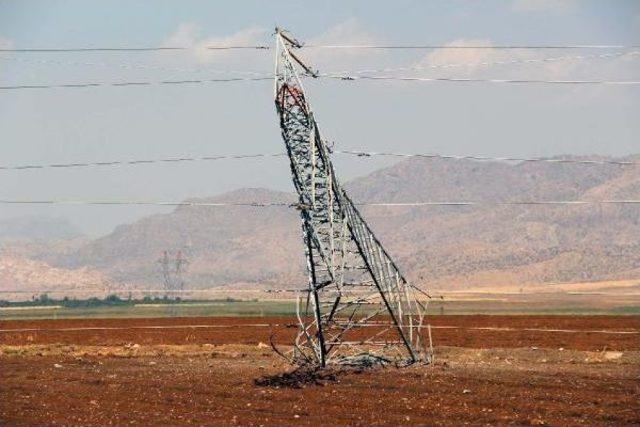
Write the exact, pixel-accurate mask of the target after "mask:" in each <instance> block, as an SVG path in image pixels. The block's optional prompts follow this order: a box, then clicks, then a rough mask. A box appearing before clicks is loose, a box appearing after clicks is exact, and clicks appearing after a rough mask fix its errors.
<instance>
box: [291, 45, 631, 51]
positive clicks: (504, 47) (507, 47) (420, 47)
mask: <svg viewBox="0 0 640 427" xmlns="http://www.w3.org/2000/svg"><path fill="white" fill-rule="evenodd" d="M639 47H640V45H612V44H602V45H496V46H492V45H435V44H426V45H420V44H414V45H410V44H402V45H364V44H353V45H320V44H305V45H302V46H301V48H302V49H309V48H310V49H410V50H411V49H417V50H423V49H489V50H491V49H499V50H520V49H536V50H538V49H636V48H639Z"/></svg>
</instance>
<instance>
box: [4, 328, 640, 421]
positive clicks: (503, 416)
mask: <svg viewBox="0 0 640 427" xmlns="http://www.w3.org/2000/svg"><path fill="white" fill-rule="evenodd" d="M434 319H438V318H434ZM195 320H196V321H194V319H136V320H128V319H127V320H97V319H94V320H92V321H91V322H88V321H87V322H85V324H84V325H82V324H81V323H80V322H81V321H79V320H77V321H71V320H67V321H5V322H0V329H2V330H3V331H5V332H2V333H0V349H1V355H0V366H1V369H0V420H1V421H2V424H3V425H54V424H57V425H144V426H148V425H220V424H223V425H233V424H238V425H327V424H339V425H398V424H436V425H463V424H469V425H486V424H503V425H504V424H517V425H544V424H548V425H632V424H638V423H640V404H639V403H638V402H639V401H640V381H639V380H640V335H638V332H639V329H640V327H639V326H640V318H638V317H631V316H628V317H612V316H602V317H598V316H590V317H561V316H545V317H542V316H540V317H536V316H530V317H529V316H513V317H509V316H495V317H493V316H443V318H442V319H440V320H439V322H440V323H439V324H438V325H437V326H441V328H440V329H434V338H436V342H437V343H438V344H439V345H438V347H437V348H436V355H437V358H436V361H435V363H434V364H432V365H429V366H424V365H414V366H412V367H409V368H404V369H396V368H381V369H376V370H370V371H346V372H345V371H329V372H325V373H322V374H317V375H303V376H298V377H296V376H294V377H291V376H290V377H284V379H283V377H281V376H279V374H281V373H283V372H285V371H287V370H289V371H290V370H291V367H290V366H289V365H288V364H287V363H286V362H285V361H284V360H282V359H279V358H278V357H277V356H275V355H274V354H273V352H272V351H271V349H269V348H268V346H266V345H265V344H264V342H266V341H267V340H268V336H269V334H270V333H271V330H272V329H275V330H278V331H280V332H282V334H281V335H279V336H280V339H281V340H282V342H286V341H287V339H288V335H287V331H290V329H289V328H286V327H285V326H273V327H253V328H247V329H244V328H217V327H212V328H210V329H207V328H205V327H204V326H207V324H208V325H209V326H215V325H227V326H232V325H234V324H235V325H239V324H242V323H244V324H245V325H248V324H269V323H272V324H273V325H276V324H277V325H286V324H287V322H290V321H291V320H292V319H284V318H281V319H270V318H262V319H260V318H259V319H242V318H236V320H235V321H234V320H233V319H232V318H222V319H195ZM249 322H251V323H249ZM171 325H173V326H182V327H180V328H174V329H152V328H154V327H157V326H171ZM190 325H191V326H190ZM193 325H200V326H203V327H201V328H193V327H192V326H193ZM87 326H90V327H92V328H96V329H84V328H86V327H87ZM124 326H136V327H143V328H140V329H134V330H130V329H99V328H107V327H108V328H117V327H124ZM445 326H448V327H449V328H446V327H445ZM20 328H22V329H31V331H21V332H17V331H14V332H6V330H8V329H14V330H15V329H20ZM144 328H148V329H144ZM278 328H280V329H278ZM456 328H457V329H456ZM469 328H480V329H469ZM33 329H39V330H38V331H34V330H33ZM44 330H46V331H44ZM150 331H155V332H150ZM452 331H457V332H452ZM46 332H49V333H46ZM499 337H501V338H499ZM234 342H235V343H234ZM89 344H90V345H89ZM445 344H446V345H445Z"/></svg>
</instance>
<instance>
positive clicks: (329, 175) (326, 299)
mask: <svg viewBox="0 0 640 427" xmlns="http://www.w3.org/2000/svg"><path fill="white" fill-rule="evenodd" d="M298 47H301V44H300V43H299V42H298V41H296V40H295V39H294V38H293V37H291V36H290V35H288V34H287V33H285V32H284V31H283V30H280V29H276V69H275V71H276V78H275V103H276V109H277V111H278V114H279V116H280V128H281V131H282V137H283V139H284V143H285V145H286V149H287V153H288V155H289V160H290V166H291V174H292V177H293V184H294V186H295V188H296V191H297V193H298V196H299V202H298V207H299V209H300V216H301V218H302V234H303V241H304V245H305V253H306V258H307V271H308V276H309V287H308V291H307V292H306V301H302V302H301V301H300V299H298V318H299V321H300V330H299V332H298V335H297V337H296V340H295V344H294V350H293V360H294V362H295V363H298V364H312V365H315V366H321V367H324V366H326V365H327V364H332V363H333V364H363V363H364V364H368V363H377V362H380V363H385V362H396V363H398V362H400V363H414V362H417V361H429V360H430V356H429V352H428V351H427V350H426V348H425V343H424V342H423V339H422V324H423V319H424V317H423V313H424V310H425V308H426V307H425V306H424V305H423V304H422V303H421V302H420V301H419V300H417V299H416V298H415V292H414V291H415V288H414V287H412V286H411V285H409V284H408V283H407V281H406V280H405V278H404V277H403V276H402V274H401V273H400V271H399V270H398V267H397V266H396V264H395V263H394V262H393V260H392V259H391V257H390V256H389V255H388V253H387V252H386V251H385V249H384V248H383V247H382V244H381V243H380V241H379V240H378V239H377V238H376V236H375V235H374V234H373V232H372V231H371V229H370V228H369V226H368V225H367V223H366V222H365V221H364V219H363V218H362V216H361V214H360V212H358V209H357V208H356V207H355V206H354V204H353V202H352V201H351V199H350V198H349V196H348V195H347V193H346V192H345V190H344V189H343V188H342V186H341V185H340V183H339V181H338V179H337V177H336V175H335V172H334V169H333V165H332V164H331V159H330V155H329V154H330V150H329V148H328V147H327V144H326V142H325V141H324V139H323V138H322V136H321V134H320V131H319V129H318V125H317V123H316V120H315V117H314V115H313V112H312V111H311V107H310V106H309V103H308V101H307V99H306V96H305V93H304V89H303V87H302V82H301V79H300V76H299V74H298V71H297V69H298V68H300V69H301V70H302V71H303V72H304V73H305V74H307V75H311V76H315V75H316V72H315V71H313V70H312V69H311V68H310V67H308V66H307V65H305V64H304V63H303V62H302V61H301V60H300V59H299V58H298V57H297V56H296V55H295V54H294V53H292V49H293V48H298ZM301 305H302V307H301Z"/></svg>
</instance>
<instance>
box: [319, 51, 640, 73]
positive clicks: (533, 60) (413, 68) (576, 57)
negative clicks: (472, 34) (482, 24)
mask: <svg viewBox="0 0 640 427" xmlns="http://www.w3.org/2000/svg"><path fill="white" fill-rule="evenodd" d="M635 55H640V51H631V52H616V53H603V54H598V55H570V56H554V57H546V58H517V59H507V60H500V61H482V62H477V61H476V62H462V63H449V64H424V65H414V66H411V67H396V68H382V69H365V70H354V71H350V70H344V71H335V72H330V73H327V74H331V75H345V74H366V73H382V72H396V71H416V70H428V69H443V68H444V69H447V68H456V67H491V66H494V65H513V64H536V63H546V62H556V61H575V60H586V59H608V58H618V57H623V56H635Z"/></svg>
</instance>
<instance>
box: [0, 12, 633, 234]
mask: <svg viewBox="0 0 640 427" xmlns="http://www.w3.org/2000/svg"><path fill="white" fill-rule="evenodd" d="M275 25H279V26H282V27H285V28H287V29H289V30H290V31H291V32H292V33H293V34H294V35H295V36H297V37H298V38H299V39H301V40H303V41H307V42H313V43H330V44H336V43H339V44H350V43H352V44H359V43H381V44H388V43H418V44H464V43H467V44H493V45H500V44H524V45H531V44H538V45H539V44H598V45H601V44H623V45H632V44H633V45H638V44H640V2H639V1H637V0H629V1H624V0H616V1H601V0H594V1H577V0H576V1H572V0H567V1H554V0H514V1H508V0H503V1H489V0H483V1H452V0H442V1H424V0H420V1H408V0H394V1H373V0H362V1H340V2H338V1H334V2H329V1H319V0H316V1H313V2H307V1H275V0H274V1H262V0H255V1H231V0H229V1H215V2H212V1H157V0H154V1H151V0H148V1H131V0H127V1H115V0H111V1H87V0H77V1H28V0H20V1H15V0H14V1H0V46H3V47H14V48H28V47H45V48H60V47H90V46H107V47H117V46H134V47H136V46H176V45H180V46H193V47H195V48H196V49H193V50H189V51H186V52H172V53H169V52H153V53H105V52H100V53H98V52H95V53H91V52H84V53H64V54H50V53H37V54H36V53H29V54H27V53H24V54H13V53H11V54H9V53H7V54H0V85H15V84H56V83H75V82H120V81H139V80H149V81H153V80H161V79H169V78H171V79H192V78H215V77H221V76H238V75H243V74H238V73H237V72H238V71H240V72H247V71H255V72H258V73H270V72H272V71H273V52H271V51H249V52H238V51H233V52H222V53H220V52H211V51H203V50H202V49H197V47H198V46H204V45H211V44H269V43H272V42H273V40H272V33H273V28H274V26H275ZM638 50H639V51H640V49H638ZM618 52H619V51H600V50H597V51H591V50H589V51H555V50H554V51H498V50H482V51H479V50H464V51H461V50H455V51H454V50H437V51H433V50H432V51H410V52H389V51H375V52H372V51H345V50H340V51H337V50H322V51H318V50H305V51H303V52H302V53H301V54H300V55H301V56H302V57H304V58H305V60H306V61H308V62H309V63H310V64H313V65H314V66H315V67H316V68H318V69H320V70H321V71H323V72H329V71H343V70H351V71H357V70H363V69H371V68H373V69H380V68H381V69H384V68H394V67H395V68H397V67H411V66H416V65H420V66H422V67H423V68H422V69H421V70H419V71H414V72H412V74H411V75H418V76H425V77H427V76H428V77H433V76H435V77H445V76H446V77H481V78H485V77H486V78H488V77H491V78H525V79H526V78H534V79H613V80H630V79H636V80H637V79H639V78H640V53H633V52H632V53H629V54H626V55H614V56H608V57H604V58H603V57H597V56H596V57H594V56H591V57H587V58H584V56H585V55H601V54H603V53H606V54H610V53H614V54H616V53H618ZM567 56H579V57H582V58H574V59H558V60H555V61H544V62H541V61H538V62H522V61H524V60H526V59H541V58H558V57H562V58H565V57H567ZM510 60H516V62H515V63H511V64H504V63H503V64H494V65H486V64H485V65H479V64H481V63H483V62H484V63H486V62H490V63H495V62H505V61H510ZM447 64H456V65H457V66H449V67H442V66H443V65H447ZM459 64H476V65H459ZM434 66H437V68H434ZM394 73H396V74H397V73H398V72H394ZM306 86H307V90H308V92H309V97H310V100H311V103H312V105H313V107H314V110H315V112H316V116H317V118H318V121H319V122H320V125H321V127H322V129H323V132H324V134H325V136H326V137H327V138H328V139H329V140H331V141H335V144H336V147H337V148H340V149H368V150H389V151H391V150H393V151H403V152H437V153H443V154H482V155H500V156H507V155H508V156H551V155H557V154H567V153H570V154H608V155H625V154H631V153H638V152H640V142H639V138H638V137H639V136H640V114H639V111H640V87H638V86H598V87H585V86H580V87H577V86H540V85H518V86H515V85H497V84H493V85H492V84H482V83H477V84H457V83H403V82H384V83H381V82H340V81H325V80H322V81H309V82H308V83H306ZM272 90H273V87H272V82H269V81H267V82H249V83H242V82H239V83H232V84H208V85H193V86H189V85H181V86H148V87H121V88H117V87H115V88H113V87H112V88H109V87H107V88H83V89H49V90H18V91H6V90H5V91H2V93H0V159H1V161H0V163H2V164H3V165H13V164H22V163H53V162H74V161H93V160H98V161H104V160H122V159H134V158H157V157H167V156H183V155H196V156H198V155H217V154H232V153H234V154H235V153H258V152H268V153H272V152H279V151H283V144H282V141H281V139H280V135H279V129H278V122H277V118H276V114H275V111H274V107H273V102H272ZM336 163H337V168H338V173H339V174H340V175H341V176H342V178H343V179H344V180H346V179H349V178H353V177H355V176H358V175H362V174H364V173H367V172H368V171H370V170H372V169H375V168H378V167H380V166H382V165H384V164H388V163H384V162H382V161H380V160H377V159H364V160H362V159H355V158H339V159H337V160H336ZM0 179H1V181H0V182H2V184H1V185H0V198H3V199H168V200H181V199H183V198H186V197H193V196H211V195H216V194H219V193H221V192H224V191H227V190H231V189H235V188H240V187H245V186H253V187H269V188H274V189H281V190H291V189H292V186H291V184H290V181H289V170H288V166H287V163H286V161H285V160H284V159H270V160H248V161H234V160H230V161H218V162H208V163H204V162H203V163H183V164H173V165H146V166H136V167H104V168H90V169H77V170H72V169H65V170H34V171H0ZM496 185H500V183H499V182H497V183H496ZM162 211H166V209H164V210H163V209H156V208H134V207H73V206H62V207H51V206H40V207H38V206H22V207H8V206H0V219H2V218H8V217H14V216H19V215H26V214H35V215H47V216H59V217H65V218H69V219H70V220H71V221H72V222H73V223H75V224H76V225H78V226H79V227H80V228H81V229H82V230H83V231H85V232H87V233H90V234H94V235H95V234H102V233H107V232H109V231H110V230H111V229H112V228H113V227H114V226H115V225H117V224H119V223H122V222H125V221H133V220H135V219H137V218H139V217H140V216H142V215H146V214H149V213H152V212H162Z"/></svg>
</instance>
